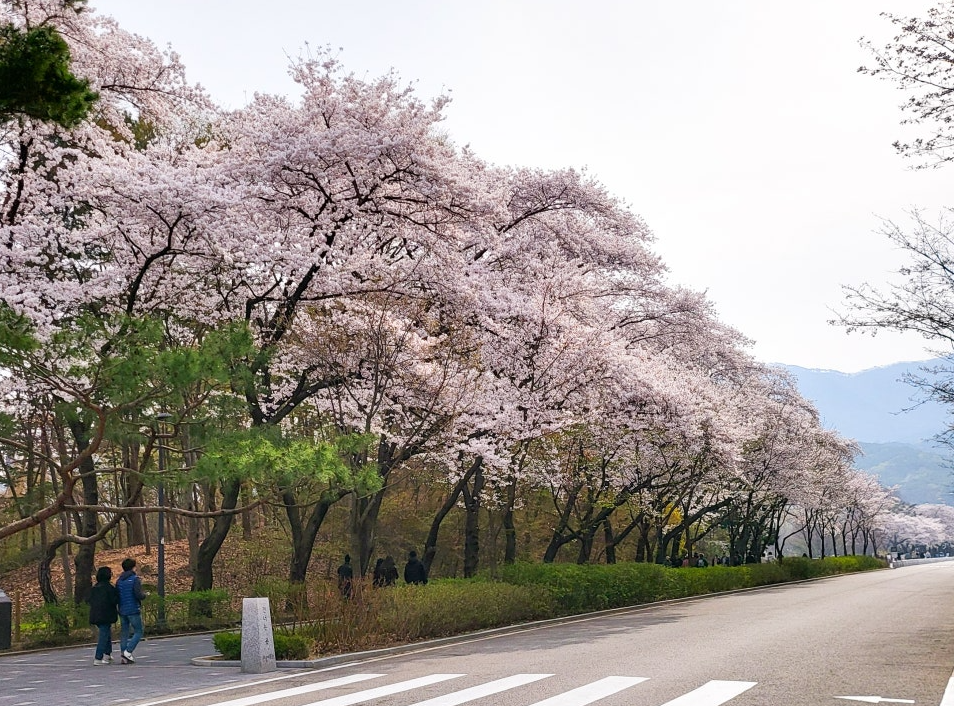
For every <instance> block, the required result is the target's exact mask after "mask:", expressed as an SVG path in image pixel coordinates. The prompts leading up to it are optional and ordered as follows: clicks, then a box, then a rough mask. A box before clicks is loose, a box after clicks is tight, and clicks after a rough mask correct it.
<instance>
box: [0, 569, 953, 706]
mask: <svg viewBox="0 0 954 706" xmlns="http://www.w3.org/2000/svg"><path fill="white" fill-rule="evenodd" d="M687 570H688V571H694V570H704V569H687ZM193 639H194V638H193ZM159 647H160V642H159V641H149V642H146V643H143V645H142V647H141V648H140V649H139V650H137V653H138V652H142V657H141V658H140V660H139V663H137V664H136V665H133V666H119V665H112V666H109V667H93V666H92V664H91V663H92V650H90V649H87V650H86V652H88V653H89V654H87V655H85V658H86V662H87V663H88V665H75V666H74V665H73V664H71V663H69V660H67V659H65V658H63V657H62V656H61V657H59V658H58V659H57V661H56V663H53V664H50V663H48V662H45V660H47V659H49V658H43V659H40V658H34V659H32V660H27V661H25V662H24V661H19V662H13V657H4V658H0V706H20V705H21V704H22V705H24V706H25V705H27V704H43V705H44V706H46V705H47V704H52V705H56V704H59V703H97V704H115V703H125V704H137V705H139V706H158V705H159V704H170V705H175V706H213V705H214V706H252V705H253V704H258V703H262V704H268V705H269V706H306V705H308V706H311V705H312V704H320V705H321V706H345V705H346V704H355V703H366V702H367V703H374V704H381V705H386V706H412V705H414V706H417V705H419V704H426V706H455V705H456V704H461V703H473V704H475V706H490V705H493V706H582V705H583V704H588V703H594V704H598V706H624V705H625V706H640V705H644V706H718V705H719V704H723V703H726V704H731V706H774V705H778V706H801V705H804V706H809V705H810V706H818V705H819V704H832V705H838V704H841V705H845V704H863V703H885V704H891V703H914V704H928V705H931V706H939V705H941V704H943V706H954V688H952V689H950V690H948V683H949V680H951V677H952V672H954V562H946V563H940V564H927V565H922V566H909V567H903V568H899V569H893V570H885V571H876V572H869V573H865V574H855V575H849V576H840V577H834V578H830V579H824V580H820V581H811V582H806V583H800V584H789V585H784V586H776V587H770V588H765V589H759V590H755V591H747V592H740V593H733V594H726V595H719V596H710V597H705V598H700V599H694V600H690V601H684V602H676V603H669V604H662V605H655V606H647V607H644V608H638V609H633V610H629V611H623V612H616V613H613V614H602V615H595V616H589V617H586V618H583V619H579V620H574V621H571V622H566V623H563V624H559V625H544V626H529V627H527V628H526V629H523V630H520V631H517V632H511V633H508V634H503V635H484V636H481V637H479V638H477V639H463V640H461V641H460V642H456V643H454V644H451V645H441V646H437V647H425V648H422V649H421V650H419V651H416V652H412V653H405V654H401V655H393V656H391V655H388V656H380V657H377V658H375V659H373V660H365V661H363V662H351V663H345V664H339V665H336V666H333V667H330V668H325V669H310V670H297V671H282V672H276V673H273V674H269V675H264V676H261V675H260V676H258V677H252V676H251V675H242V674H240V673H239V672H238V670H237V669H235V668H234V667H232V668H228V667H216V668H203V667H188V666H184V665H183V664H177V665H173V664H165V663H160V662H161V660H158V659H155V660H153V661H154V664H152V665H150V651H155V650H158V649H159ZM194 649H195V648H193V650H194ZM68 652H73V651H68ZM50 654H51V655H56V654H60V655H62V654H65V653H50ZM22 657H28V656H26V655H24V656H21V658H22ZM210 675H214V676H210ZM71 679H73V680H77V681H74V682H69V680H71ZM90 679H93V680H95V681H94V683H95V684H96V685H97V686H95V687H93V686H91V685H90V683H89V680H90ZM163 682H165V683H163ZM20 689H23V690H22V691H19V690H20ZM185 690H190V691H191V692H192V695H191V696H184V694H183V692H184V691H185Z"/></svg>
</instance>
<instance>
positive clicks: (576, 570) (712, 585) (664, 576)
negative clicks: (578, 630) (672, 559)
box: [500, 556, 885, 615]
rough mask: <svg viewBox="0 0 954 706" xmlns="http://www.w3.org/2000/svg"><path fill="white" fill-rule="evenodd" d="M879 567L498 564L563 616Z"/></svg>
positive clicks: (837, 561) (850, 562) (859, 562)
mask: <svg viewBox="0 0 954 706" xmlns="http://www.w3.org/2000/svg"><path fill="white" fill-rule="evenodd" d="M884 567H885V563H884V562H883V561H881V560H880V559H875V558H874V557H867V556H839V557H829V558H826V559H807V558H803V557H789V558H784V559H783V560H782V561H781V562H771V563H766V564H746V565H743V566H711V567H707V568H677V569H670V568H666V567H663V566H660V565H659V564H636V563H625V564H612V565H589V564H584V565H579V564H512V565H510V566H505V567H503V568H502V569H501V571H500V579H501V580H502V581H504V582H506V583H509V584H513V585H517V586H542V587H544V588H546V589H547V591H548V592H549V593H550V595H551V596H552V598H553V601H554V602H555V604H556V606H557V609H558V611H559V612H560V613H561V614H564V615H568V614H573V613H582V612H586V611H590V610H604V609H607V608H622V607H625V606H630V605H639V604H642V603H652V602H654V601H662V600H667V599H673V598H686V597H689V596H700V595H705V594H707V593H716V592H718V591H730V590H736V589H740V588H752V587H755V586H766V585H769V584H776V583H785V582H787V581H797V580H800V579H807V578H817V577H821V576H832V575H835V574H844V573H849V572H853V571H867V570H870V569H879V568H884Z"/></svg>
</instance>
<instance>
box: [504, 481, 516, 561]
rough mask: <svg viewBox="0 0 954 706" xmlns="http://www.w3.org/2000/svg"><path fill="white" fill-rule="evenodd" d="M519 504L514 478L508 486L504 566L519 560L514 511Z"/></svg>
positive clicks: (505, 509)
mask: <svg viewBox="0 0 954 706" xmlns="http://www.w3.org/2000/svg"><path fill="white" fill-rule="evenodd" d="M516 503H517V479H516V478H513V479H512V480H511V481H510V484H509V485H508V486H507V504H506V506H505V507H504V511H503V517H502V524H503V531H504V564H513V563H514V562H515V561H516V560H517V528H516V526H515V525H514V521H513V509H514V505H516Z"/></svg>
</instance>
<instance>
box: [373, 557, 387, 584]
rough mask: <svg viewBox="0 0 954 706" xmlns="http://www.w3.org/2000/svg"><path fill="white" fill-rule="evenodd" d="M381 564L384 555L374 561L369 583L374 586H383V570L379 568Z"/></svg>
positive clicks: (382, 563)
mask: <svg viewBox="0 0 954 706" xmlns="http://www.w3.org/2000/svg"><path fill="white" fill-rule="evenodd" d="M383 565H384V557H381V556H379V557H378V560H377V561H376V562H374V572H373V573H372V574H371V576H372V580H371V585H372V586H374V587H375V588H381V587H383V586H384V570H383V569H382V568H381V567H382V566H383Z"/></svg>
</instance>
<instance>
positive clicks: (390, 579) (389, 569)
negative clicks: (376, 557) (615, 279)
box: [381, 554, 398, 586]
mask: <svg viewBox="0 0 954 706" xmlns="http://www.w3.org/2000/svg"><path fill="white" fill-rule="evenodd" d="M381 575H382V578H383V579H384V583H383V584H382V585H384V586H393V585H394V584H395V583H397V580H398V570H397V567H396V566H395V565H394V557H393V556H391V555H390V554H388V555H387V556H386V557H384V563H383V564H381Z"/></svg>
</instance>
